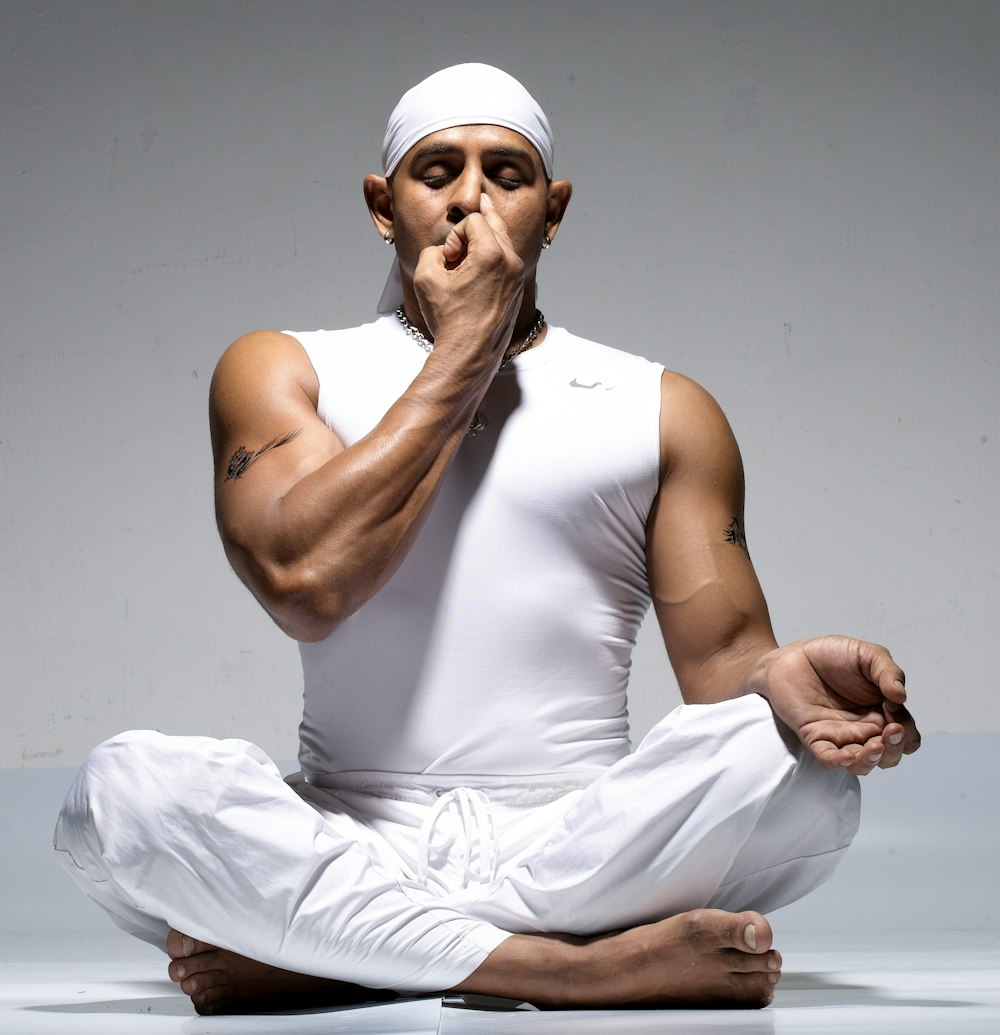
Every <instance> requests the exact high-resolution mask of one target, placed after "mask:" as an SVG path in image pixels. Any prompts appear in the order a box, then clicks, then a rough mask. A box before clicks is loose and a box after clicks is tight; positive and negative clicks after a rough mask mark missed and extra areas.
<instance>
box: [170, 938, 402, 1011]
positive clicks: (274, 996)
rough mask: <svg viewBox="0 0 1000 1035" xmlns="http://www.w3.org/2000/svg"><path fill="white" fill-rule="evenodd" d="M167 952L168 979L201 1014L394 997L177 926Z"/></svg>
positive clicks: (286, 1008)
mask: <svg viewBox="0 0 1000 1035" xmlns="http://www.w3.org/2000/svg"><path fill="white" fill-rule="evenodd" d="M167 954H168V955H169V956H170V960H171V962H170V965H169V966H168V967H167V974H168V975H169V976H170V980H171V981H176V982H178V983H179V984H180V986H181V991H182V992H184V994H185V995H187V996H190V997H191V1002H192V1003H193V1004H194V1008H195V1010H197V1011H198V1013H200V1014H220V1013H267V1012H268V1011H271V1010H302V1009H307V1008H309V1007H316V1006H344V1005H349V1004H352V1003H367V1002H372V1001H375V1000H382V999H395V998H396V993H395V992H390V991H386V990H376V989H371V988H364V987H362V986H361V985H352V984H350V983H348V982H346V981H334V980H333V979H331V978H318V977H309V976H308V975H306V974H294V973H292V972H291V971H288V970H279V969H278V968H277V967H271V966H268V965H267V964H266V963H258V962H256V961H255V960H251V959H247V958H246V957H245V956H239V955H237V954H236V953H235V952H229V951H228V950H227V949H219V948H216V947H215V946H214V945H208V944H207V943H205V942H199V941H196V940H195V939H194V938H189V937H188V936H187V935H185V934H181V933H180V932H179V931H171V932H170V934H169V935H168V937H167Z"/></svg>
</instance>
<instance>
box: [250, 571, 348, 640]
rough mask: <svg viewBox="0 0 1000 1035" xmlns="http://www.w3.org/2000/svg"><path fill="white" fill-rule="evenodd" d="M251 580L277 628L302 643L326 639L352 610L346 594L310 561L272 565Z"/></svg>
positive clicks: (258, 597) (256, 594) (256, 593)
mask: <svg viewBox="0 0 1000 1035" xmlns="http://www.w3.org/2000/svg"><path fill="white" fill-rule="evenodd" d="M248 584H249V585H250V588H251V590H252V591H253V593H254V595H255V596H256V597H257V599H258V601H259V602H260V603H261V605H262V606H263V608H264V610H265V611H267V613H268V614H269V615H270V616H271V618H272V619H273V621H274V623H275V624H276V625H277V626H278V628H279V629H281V631H282V632H283V633H285V634H286V635H287V636H290V637H291V638H292V639H293V640H297V641H298V642H299V643H319V642H320V641H321V640H325V639H326V638H327V637H328V636H329V635H330V634H331V633H332V632H333V631H334V630H335V629H336V628H337V626H338V625H340V623H341V622H342V621H343V620H344V619H345V618H346V617H347V616H348V614H350V610H349V609H348V605H347V601H346V600H345V595H344V594H343V593H341V592H338V590H337V588H336V587H335V586H331V583H330V579H329V577H326V578H321V577H320V574H319V572H317V571H316V569H315V568H314V567H312V566H311V565H305V564H300V565H293V566H281V565H271V566H268V568H267V569H266V570H261V571H260V573H259V577H258V578H257V579H255V580H253V582H248Z"/></svg>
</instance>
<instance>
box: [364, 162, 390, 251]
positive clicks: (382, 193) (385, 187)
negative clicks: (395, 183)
mask: <svg viewBox="0 0 1000 1035" xmlns="http://www.w3.org/2000/svg"><path fill="white" fill-rule="evenodd" d="M365 202H366V203H367V205H368V211H369V212H370V213H371V215H372V222H373V223H374V224H375V229H376V230H377V231H378V234H379V237H384V236H385V235H386V234H389V236H390V237H391V236H392V222H393V219H392V184H391V183H390V182H389V181H388V180H387V179H386V178H385V177H384V176H376V175H375V174H374V173H371V174H369V175H368V176H366V177H365Z"/></svg>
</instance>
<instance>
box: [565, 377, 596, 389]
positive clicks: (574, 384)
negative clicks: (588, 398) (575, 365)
mask: <svg viewBox="0 0 1000 1035" xmlns="http://www.w3.org/2000/svg"><path fill="white" fill-rule="evenodd" d="M601 383H602V382H601V381H595V382H594V383H593V384H592V385H582V384H580V382H579V381H577V379H576V378H575V377H574V378H573V380H572V381H570V383H569V386H570V388H596V387H597V386H598V385H599V384H601Z"/></svg>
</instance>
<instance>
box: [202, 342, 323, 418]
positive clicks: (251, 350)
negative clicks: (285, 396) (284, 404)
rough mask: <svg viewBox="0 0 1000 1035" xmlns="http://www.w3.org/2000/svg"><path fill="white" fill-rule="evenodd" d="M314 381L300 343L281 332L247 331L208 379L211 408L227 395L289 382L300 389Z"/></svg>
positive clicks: (228, 350)
mask: <svg viewBox="0 0 1000 1035" xmlns="http://www.w3.org/2000/svg"><path fill="white" fill-rule="evenodd" d="M314 380H315V375H314V374H312V367H311V364H310V362H309V357H308V356H307V355H306V352H305V350H304V349H303V347H302V345H301V343H300V342H299V341H298V340H297V339H296V338H295V337H294V336H293V335H291V334H288V333H285V332H284V331H275V330H261V331H251V332H250V333H249V334H243V335H241V336H240V337H239V338H237V339H236V340H235V341H234V342H233V343H232V344H231V345H230V346H229V347H228V348H227V349H226V350H225V352H223V353H222V356H221V357H220V358H219V361H218V363H217V364H216V366H215V373H214V374H213V376H212V386H211V400H212V403H213V405H215V404H217V403H219V402H220V401H224V397H225V395H226V394H227V393H228V392H230V391H235V392H241V390H243V389H253V388H254V387H256V389H257V390H260V389H261V388H262V387H264V386H267V387H269V388H273V387H277V386H279V385H280V384H282V383H284V382H293V383H296V384H298V385H300V386H301V387H303V388H306V387H308V385H309V384H310V382H311V381H314Z"/></svg>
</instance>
